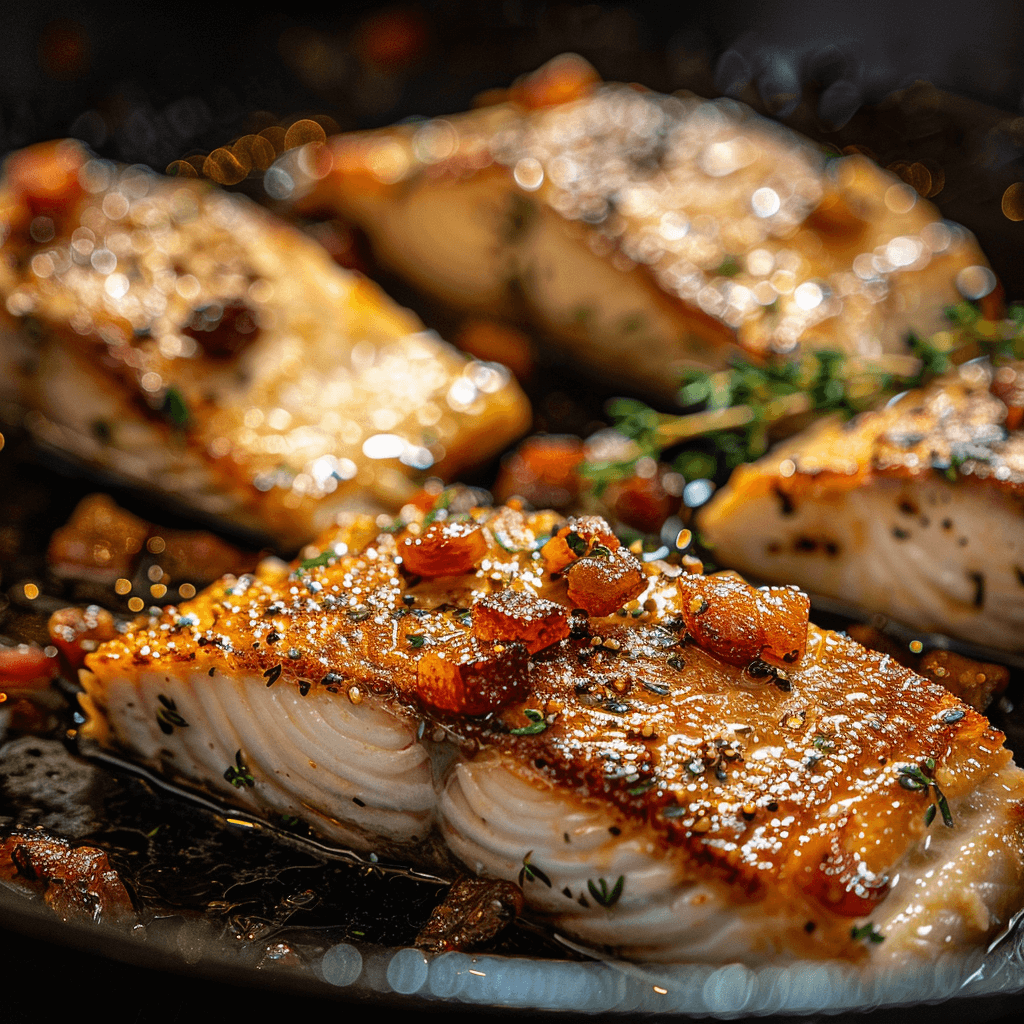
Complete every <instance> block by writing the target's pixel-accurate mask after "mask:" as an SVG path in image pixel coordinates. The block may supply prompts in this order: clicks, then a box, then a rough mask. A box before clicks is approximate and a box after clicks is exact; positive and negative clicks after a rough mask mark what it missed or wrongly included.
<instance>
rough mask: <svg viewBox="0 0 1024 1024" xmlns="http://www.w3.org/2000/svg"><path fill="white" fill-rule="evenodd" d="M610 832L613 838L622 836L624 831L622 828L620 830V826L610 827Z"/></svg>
mask: <svg viewBox="0 0 1024 1024" xmlns="http://www.w3.org/2000/svg"><path fill="white" fill-rule="evenodd" d="M608 831H609V832H610V833H611V834H612V835H613V836H621V835H622V829H621V828H619V826H618V825H610V826H609V827H608Z"/></svg>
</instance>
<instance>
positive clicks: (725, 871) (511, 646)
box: [81, 507, 1024, 964]
mask: <svg viewBox="0 0 1024 1024" xmlns="http://www.w3.org/2000/svg"><path fill="white" fill-rule="evenodd" d="M435 516H436V517H437V518H434V517H435ZM443 516H444V512H443V510H438V509H435V510H434V511H433V512H432V513H430V514H428V516H427V517H423V516H422V515H421V516H420V517H419V518H418V519H417V520H414V521H413V522H411V523H408V524H405V525H400V526H399V528H398V529H396V531H395V532H385V533H378V532H377V531H376V530H375V529H374V528H373V524H372V521H365V520H364V521H354V522H353V523H352V524H351V525H349V526H347V527H345V528H341V529H339V530H337V531H335V532H333V533H331V534H330V535H328V536H325V537H324V538H322V541H321V544H322V552H321V554H320V555H318V556H316V557H314V558H311V559H307V560H306V561H305V562H301V563H299V562H297V563H294V564H293V566H292V567H291V569H290V571H288V570H286V569H282V568H281V567H280V564H279V563H278V564H276V565H272V564H267V565H264V566H263V567H262V568H261V569H260V570H258V571H257V572H256V573H255V574H252V575H246V576H242V577H238V578H235V577H226V578H225V579H223V580H222V581H221V582H219V583H218V584H215V585H214V586H213V587H211V588H210V589H208V590H207V591H205V592H203V593H202V594H200V595H198V596H197V597H196V598H195V599H194V600H192V601H188V602H185V603H183V604H181V605H180V606H178V607H176V608H168V609H167V610H165V612H164V613H163V614H162V615H161V616H159V617H154V618H148V619H146V618H143V619H140V620H138V621H137V622H136V623H135V624H134V626H132V628H131V629H130V630H129V631H128V632H127V633H126V634H125V635H123V636H121V637H118V638H117V639H114V640H112V641H110V642H108V643H106V644H104V645H103V646H101V647H100V648H99V649H98V650H97V651H96V652H94V653H93V654H91V655H89V656H88V657H87V659H86V668H85V670H83V673H82V682H83V685H84V688H85V692H84V693H83V695H82V697H81V701H82V705H83V708H84V710H85V712H86V715H87V722H86V724H85V725H84V727H83V729H82V733H83V736H84V737H85V738H86V739H88V740H89V741H91V742H94V743H98V744H100V745H101V746H102V747H104V748H107V749H110V750H114V751H118V752H120V753H122V754H125V755H127V756H128V757H129V758H132V759H134V760H136V761H138V762H139V763H141V764H143V765H146V766H148V767H149V768H151V769H153V770H155V771H157V772H159V773H162V774H163V775H164V776H166V777H167V778H169V779H172V780H175V781H177V782H179V783H182V784H184V785H185V786H187V787H191V788H194V789H198V790H201V791H203V792H206V793H209V794H213V795H215V796H218V797H220V798H221V799H225V800H227V801H228V802H230V803H232V804H235V805H237V806H240V807H243V808H245V809H247V810H249V811H251V812H252V813H254V814H257V815H261V816H263V817H265V818H268V819H270V820H280V817H281V816H287V817H289V818H290V817H297V818H300V819H302V820H304V821H306V822H308V823H309V824H310V825H311V826H312V827H313V828H314V830H316V831H317V832H318V833H320V834H321V835H323V836H325V837H327V838H329V839H332V840H335V841H338V842H342V843H346V844H349V845H351V846H352V847H354V848H356V849H360V850H375V851H378V852H380V853H388V854H390V855H392V856H399V857H406V858H408V859H409V860H410V861H412V862H415V863H419V864H423V863H430V864H432V865H434V866H435V867H436V866H437V865H438V864H440V865H442V866H444V865H447V866H448V867H449V868H452V867H453V866H456V867H457V866H464V867H465V868H468V869H469V870H471V871H473V872H475V873H478V874H480V875H484V876H490V877H494V878H500V879H504V880H507V881H513V882H517V883H518V884H519V885H520V886H521V887H522V888H523V890H524V893H525V897H526V902H527V906H528V907H529V910H530V912H531V913H532V914H533V915H534V916H535V917H536V918H538V919H541V920H544V921H548V922H550V923H551V924H552V925H553V926H554V927H556V928H558V929H560V930H562V931H563V932H564V933H566V934H568V935H571V936H573V937H575V938H576V939H579V940H582V941H584V942H587V943H589V944H591V945H592V946H595V947H599V948H602V949H606V950H609V951H611V952H613V953H615V954H618V955H621V956H626V957H631V958H636V959H642V960H648V961H662V962H682V961H706V962H707V961H710V962H721V961H729V960H731V959H740V960H745V961H748V962H751V963H756V962H765V961H774V960H786V959H794V958H832V957H839V958H844V959H848V960H852V961H863V962H868V961H870V962H874V963H887V964H894V963H903V962H908V961H909V962H919V960H918V958H922V957H923V958H928V957H932V956H934V955H936V953H937V952H939V951H945V950H949V949H969V948H973V947H976V946H977V945H979V944H981V943H984V942H985V941H986V940H987V939H988V938H989V937H990V936H991V935H992V934H993V933H995V932H996V931H998V930H999V929H1000V928H1001V927H1002V926H1004V925H1005V923H1006V922H1007V920H1008V918H1009V916H1010V915H1011V914H1012V913H1013V911H1014V910H1015V909H1016V908H1017V907H1018V906H1020V904H1021V903H1022V902H1024V774H1022V773H1021V772H1020V770H1019V769H1018V768H1016V766H1015V765H1014V764H1013V763H1012V761H1011V759H1010V753H1009V751H1008V750H1006V749H1005V747H1004V746H1003V736H1002V734H1001V733H999V732H998V731H997V730H996V729H994V728H993V727H992V726H991V725H990V724H989V723H988V722H987V721H986V720H985V718H983V717H982V716H981V715H980V714H978V713H977V712H975V711H973V710H971V709H970V708H969V707H967V706H966V705H964V704H962V703H961V702H960V701H959V700H957V698H956V697H954V696H953V695H952V694H949V693H947V692H946V691H944V690H942V689H941V688H940V687H937V686H935V685H933V684H931V683H929V682H927V681H926V680H924V679H922V678H920V677H918V676H916V675H914V673H912V672H910V671H909V670H908V669H906V668H904V667H903V666H901V665H899V664H898V663H896V662H895V661H894V660H892V659H891V658H889V657H886V656H884V655H879V654H877V653H874V652H870V651H867V650H866V649H864V648H862V647H860V646H858V645H857V644H855V643H854V642H853V641H851V640H849V639H848V638H846V637H844V636H842V635H839V634H835V633H827V632H823V631H821V630H819V629H817V628H816V627H814V626H813V625H809V624H808V623H807V602H806V598H805V597H804V596H803V595H802V594H800V593H799V592H798V591H796V590H795V589H791V588H774V589H763V590H755V589H753V588H752V587H749V586H748V585H746V584H745V583H743V582H742V581H741V580H739V579H738V578H736V577H730V576H709V577H703V576H698V575H693V574H689V573H681V572H680V570H679V568H678V567H677V566H676V567H673V566H670V565H668V564H667V563H664V562H659V561H653V562H649V563H648V562H644V561H642V555H641V556H639V557H638V556H637V555H635V554H634V553H632V552H631V551H629V550H627V549H625V548H623V547H621V546H620V545H619V543H618V541H617V540H615V538H614V536H613V535H612V534H611V532H610V530H609V529H608V527H607V524H605V523H604V522H603V521H602V520H600V519H598V518H596V517H583V518H582V519H579V520H570V521H569V522H568V523H566V522H565V521H564V520H562V519H560V518H559V517H557V516H555V515H554V514H552V513H535V514H532V515H530V516H526V515H524V514H523V513H521V512H520V511H518V510H517V509H516V508H514V507H503V508H500V509H475V510H473V511H472V512H471V513H466V514H463V515H461V516H453V517H451V518H448V519H445V518H443ZM432 518H433V519H434V521H433V522H431V521H430V520H431V519H432Z"/></svg>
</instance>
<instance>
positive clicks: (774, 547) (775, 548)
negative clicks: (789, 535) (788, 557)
mask: <svg viewBox="0 0 1024 1024" xmlns="http://www.w3.org/2000/svg"><path fill="white" fill-rule="evenodd" d="M765 550H766V551H767V552H768V554H769V555H777V554H778V553H779V552H780V551H781V550H782V545H781V544H780V543H779V542H778V541H777V540H773V541H769V542H768V544H767V545H766V547H765Z"/></svg>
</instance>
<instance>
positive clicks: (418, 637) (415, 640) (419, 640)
mask: <svg viewBox="0 0 1024 1024" xmlns="http://www.w3.org/2000/svg"><path fill="white" fill-rule="evenodd" d="M405 639H406V640H408V641H409V646H410V647H417V648H419V647H422V646H423V645H424V644H425V643H426V637H425V636H424V635H423V634H422V633H406V634H405Z"/></svg>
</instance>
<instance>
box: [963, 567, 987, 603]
mask: <svg viewBox="0 0 1024 1024" xmlns="http://www.w3.org/2000/svg"><path fill="white" fill-rule="evenodd" d="M967 578H968V579H969V580H970V581H971V583H972V584H974V598H973V600H972V601H971V603H972V604H973V605H974V607H975V608H983V607H984V606H985V574H984V573H981V572H969V573H968V574H967Z"/></svg>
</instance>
